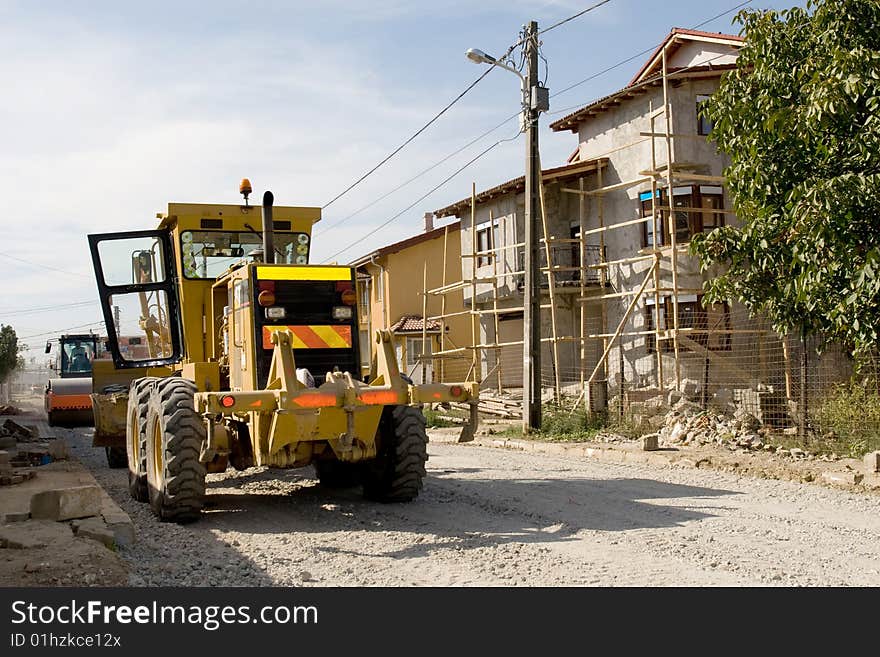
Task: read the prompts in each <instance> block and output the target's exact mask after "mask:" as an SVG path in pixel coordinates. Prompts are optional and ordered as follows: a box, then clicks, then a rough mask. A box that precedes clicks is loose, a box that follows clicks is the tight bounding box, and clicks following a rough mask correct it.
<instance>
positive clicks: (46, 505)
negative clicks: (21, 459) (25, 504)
mask: <svg viewBox="0 0 880 657" xmlns="http://www.w3.org/2000/svg"><path fill="white" fill-rule="evenodd" d="M100 513H101V488H100V487H99V486H74V487H70V488H60V489H56V490H47V491H43V492H40V493H37V494H36V495H34V496H33V497H32V498H31V517H32V518H45V519H47V520H73V519H74V518H88V517H89V516H97V515H100Z"/></svg>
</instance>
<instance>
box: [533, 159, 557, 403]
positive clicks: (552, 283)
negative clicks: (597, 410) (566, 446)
mask: <svg viewBox="0 0 880 657" xmlns="http://www.w3.org/2000/svg"><path fill="white" fill-rule="evenodd" d="M538 166H541V159H540V156H538ZM538 197H539V198H540V201H541V224H542V227H543V229H544V252H545V253H546V254H547V269H546V272H547V287H548V288H549V290H550V330H551V332H552V333H551V336H552V341H551V342H550V346H551V349H552V351H553V383H554V388H553V392H554V400H555V402H556V403H557V404H559V403H560V401H561V400H562V395H561V388H562V386H561V383H560V374H559V344H558V343H557V339H556V338H557V331H556V293H555V290H554V288H555V287H556V276H555V273H554V271H553V258H552V257H551V249H550V240H551V237H550V232H549V230H548V228H547V208H546V207H545V205H544V181H543V179H542V180H541V184H540V185H539V186H538Z"/></svg>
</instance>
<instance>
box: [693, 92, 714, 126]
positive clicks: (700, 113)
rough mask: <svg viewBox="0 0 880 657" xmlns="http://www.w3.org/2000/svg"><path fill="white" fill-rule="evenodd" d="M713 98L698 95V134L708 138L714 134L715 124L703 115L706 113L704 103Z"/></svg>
mask: <svg viewBox="0 0 880 657" xmlns="http://www.w3.org/2000/svg"><path fill="white" fill-rule="evenodd" d="M710 98H711V96H704V95H701V94H698V95H697V134H698V135H703V136H706V135H708V134H709V133H710V132H712V128H713V124H712V121H710V120H709V118H708V117H707V116H705V115H704V114H703V112H704V111H705V105H704V103H705V102H706V101H707V100H709V99H710Z"/></svg>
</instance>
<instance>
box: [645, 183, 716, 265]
mask: <svg viewBox="0 0 880 657" xmlns="http://www.w3.org/2000/svg"><path fill="white" fill-rule="evenodd" d="M685 189H689V190H690V191H689V192H685V191H684V190H685ZM706 190H711V191H706ZM716 190H717V191H716ZM676 192H677V193H676ZM672 196H673V199H672V204H671V207H673V208H675V207H684V208H694V210H674V212H675V214H676V219H681V217H682V215H685V216H686V217H687V223H688V228H687V230H688V236H687V238H686V239H682V238H681V236H680V235H681V231H682V230H683V229H681V228H680V229H679V232H678V233H677V234H676V243H678V244H687V243H688V242H690V241H691V240H692V239H693V237H694V235H699V234H701V233H704V232H708V231H709V230H713V229H715V228H720V227H724V226H725V225H726V223H725V214H724V187H722V186H718V185H698V184H692V185H678V186H676V187H673V189H672ZM667 197H668V194H667V191H666V188H661V189H658V190H657V201H656V205H658V206H661V207H667V206H669V203H667V202H666V201H667ZM676 197H677V198H683V197H686V198H687V199H689V200H688V201H686V202H684V204H683V205H677V202H676ZM704 198H706V199H710V198H711V199H718V206H719V207H717V208H712V209H713V210H717V211H716V212H711V213H704V212H701V211H700V210H702V209H704V206H703V199H704ZM639 212H640V214H641V216H642V217H650V216H651V192H650V190H648V191H645V192H640V193H639ZM658 214H659V217H658V220H657V223H658V229H659V231H660V243H659V245H658V244H656V240H652V239H651V238H653V237H655V236H654V235H653V232H654V226H653V221H650V220H649V221H644V222H642V248H644V249H647V248H657V247H658V246H659V247H660V248H663V247H666V246H668V242H669V236H668V235H667V231H666V218H667V215H668V212H667V211H666V210H659V211H658ZM706 216H711V217H712V218H713V220H712V222H711V224H709V226H707V224H706V222H705V220H704V217H706Z"/></svg>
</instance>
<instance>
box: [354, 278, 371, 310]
mask: <svg viewBox="0 0 880 657" xmlns="http://www.w3.org/2000/svg"><path fill="white" fill-rule="evenodd" d="M357 289H358V305H359V306H360V312H361V315H362V316H363V315H367V314H369V310H370V283H369V281H366V280H361V281H358V284H357Z"/></svg>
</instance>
